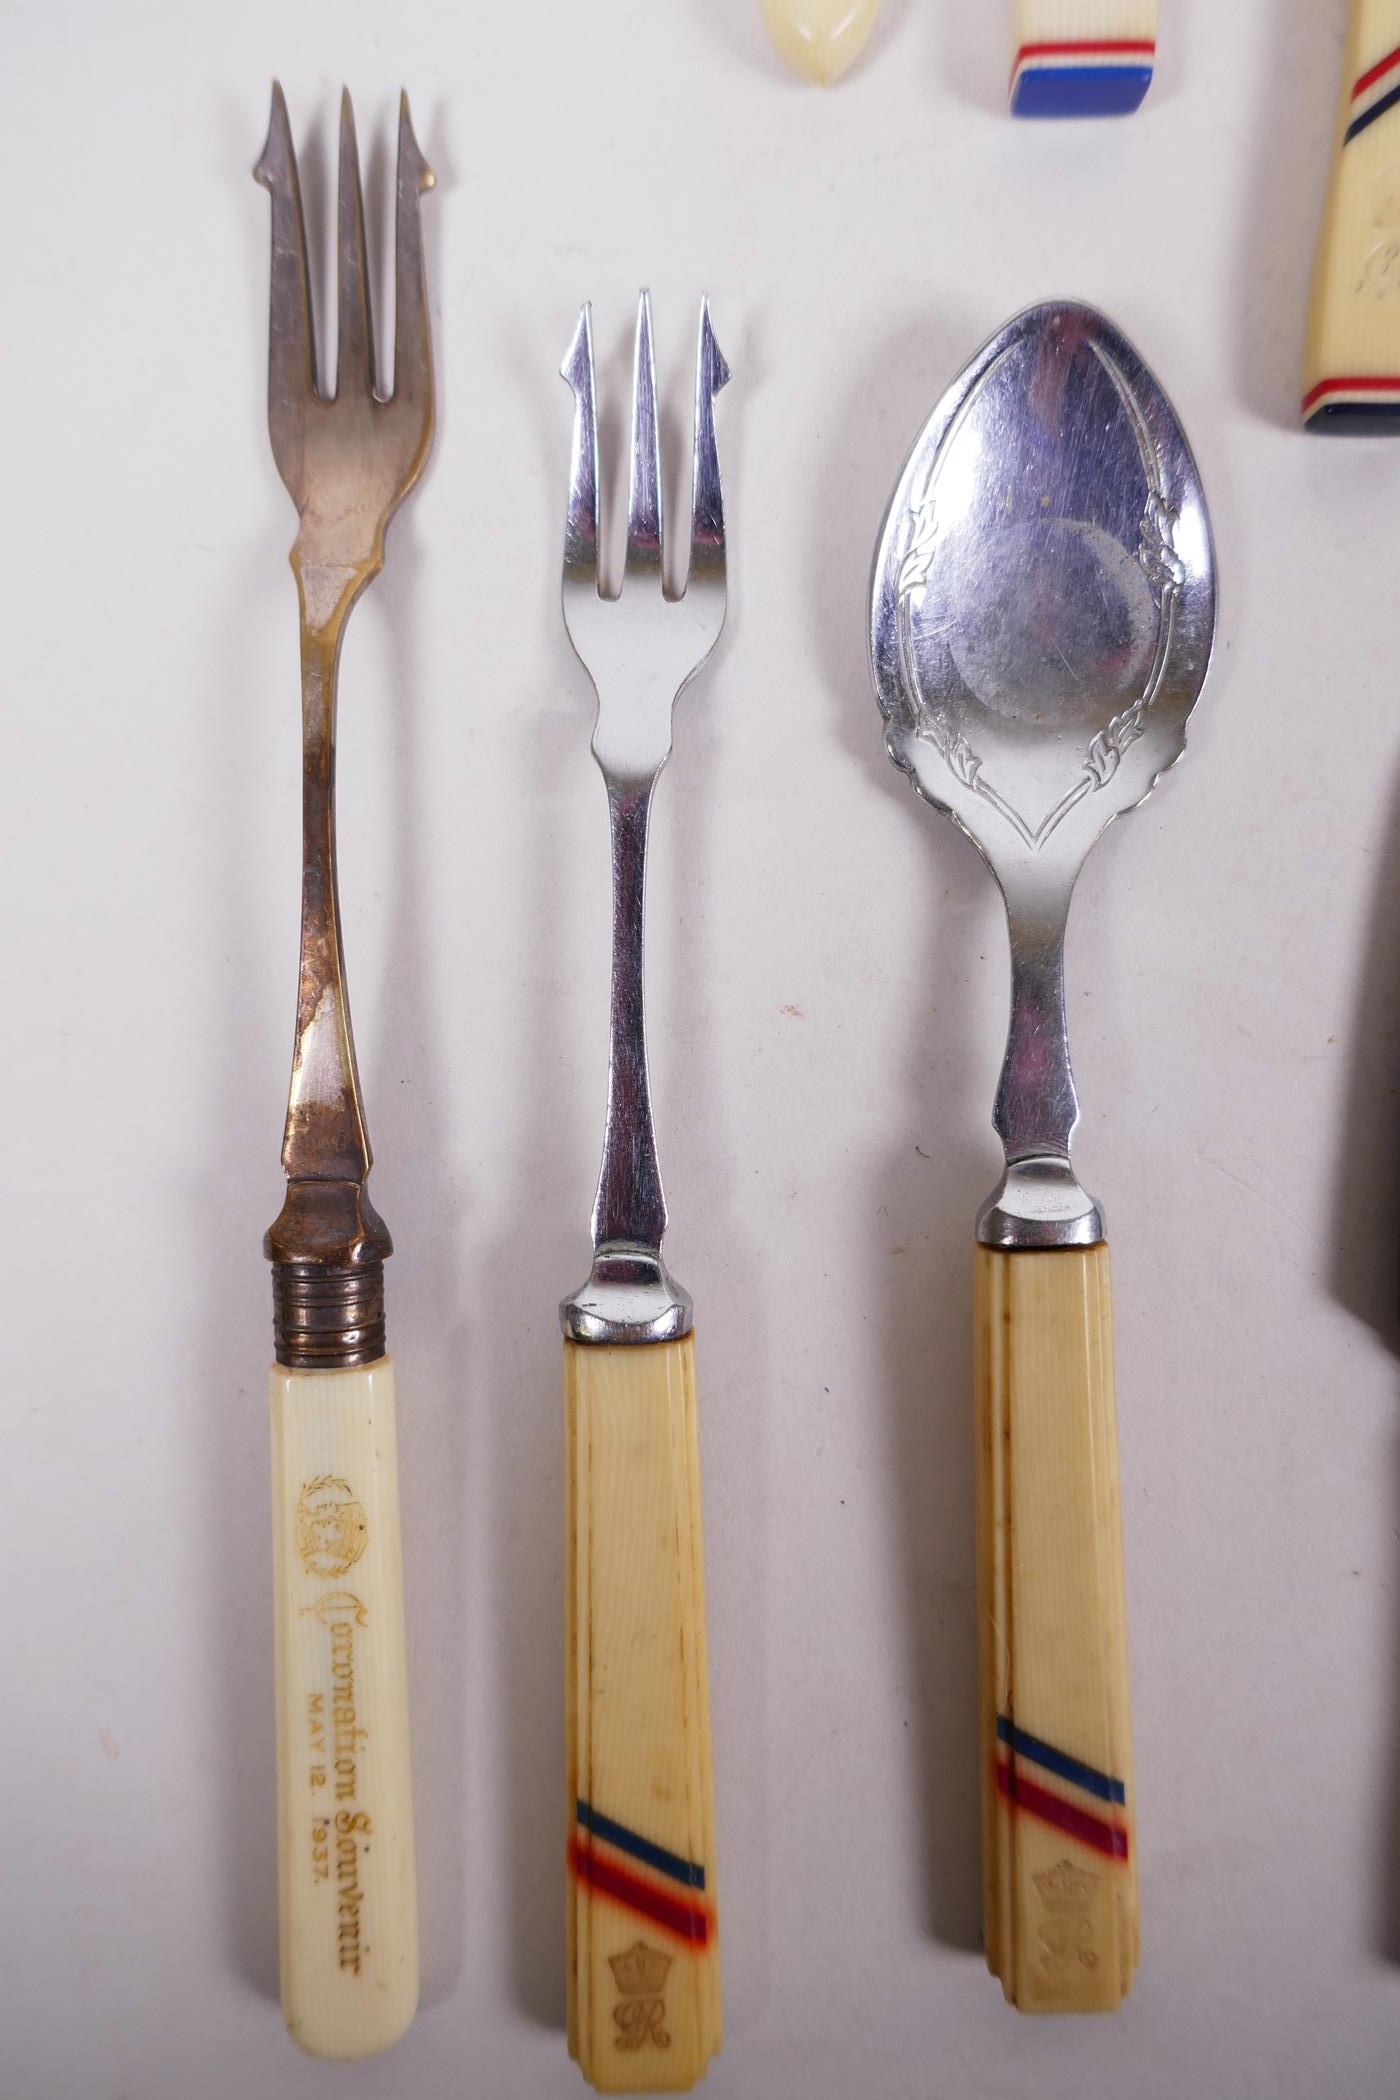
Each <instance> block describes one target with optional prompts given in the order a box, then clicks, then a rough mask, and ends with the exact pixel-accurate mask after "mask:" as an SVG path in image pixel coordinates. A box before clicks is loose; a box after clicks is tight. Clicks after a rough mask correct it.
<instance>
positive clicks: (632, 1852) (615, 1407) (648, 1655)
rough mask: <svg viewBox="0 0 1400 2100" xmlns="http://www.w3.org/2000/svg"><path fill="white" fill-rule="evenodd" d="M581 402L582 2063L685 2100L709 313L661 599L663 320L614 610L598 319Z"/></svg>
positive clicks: (703, 1726) (711, 446) (624, 2086)
mask: <svg viewBox="0 0 1400 2100" xmlns="http://www.w3.org/2000/svg"><path fill="white" fill-rule="evenodd" d="M562 370H563V376H564V378H565V379H567V380H568V382H569V385H570V386H571V387H572V388H573V392H574V435H573V458H572V465H571V471H570V479H569V504H568V517H567V525H566V531H565V540H564V584H563V595H564V619H565V623H566V625H567V627H568V631H569V638H570V640H571V641H572V643H573V646H574V650H575V652H576V653H577V655H578V658H579V661H580V662H581V663H582V664H583V666H584V668H585V670H586V671H587V672H588V674H589V676H590V678H591V679H592V681H593V684H594V687H595V690H596V692H597V696H598V717H597V723H596V726H595V728H594V732H593V755H594V757H595V758H596V759H597V761H598V764H599V766H600V767H601V769H602V773H603V778H604V780H605V781H606V782H607V789H608V810H609V814H610V818H611V825H612V999H611V1010H610V1026H611V1041H610V1053H609V1060H608V1106H607V1120H606V1125H605V1134H604V1139H603V1164H602V1171H601V1173H600V1176H599V1181H598V1196H597V1201H596V1203H595V1205H594V1210H593V1246H594V1253H593V1266H592V1269H591V1271H590V1273H589V1276H588V1280H587V1282H586V1283H585V1284H584V1285H583V1286H582V1288H581V1289H580V1290H579V1291H577V1292H576V1293H575V1295H574V1296H573V1297H571V1298H568V1299H566V1300H565V1301H564V1304H563V1305H562V1306H561V1308H560V1318H561V1323H562V1326H563V1330H564V1336H565V1340H564V1411H565V1479H566V1490H565V1497H566V1528H567V1535H566V1543H565V1578H564V1589H565V1634H564V1642H565V1670H566V1696H565V1746H566V1747H565V1765H566V1772H565V1780H566V1787H567V1797H566V1799H567V1815H568V1819H569V1833H570V1835H569V1876H568V1890H569V1893H568V1904H567V1917H568V1948H567V1962H568V2030H569V2051H570V2054H571V2055H572V2056H573V2057H574V2058H575V2059H576V2061H577V2062H578V2065H579V2068H580V2069H581V2071H582V2072H583V2075H584V2077H585V2078H586V2079H587V2080H588V2081H589V2083H590V2084H591V2085H593V2086H594V2087H595V2088H596V2089H597V2090H598V2091H600V2092H635V2091H647V2092H658V2091H668V2092H673V2091H683V2090H685V2089H686V2088H687V2087H689V2086H691V2085H693V2084H694V2082H695V2080H696V2079H697V2078H698V2077H699V2076H700V2074H701V2073H702V2072H703V2071H704V2069H705V2066H706V2065H707V2063H708V2062H709V2060H710V2058H711V2056H713V2055H714V2053H715V2052H716V2051H717V2050H718V2048H719V2047H720V2042H721V2033H722V2029H721V2018H720V1978H719V1950H718V1946H717V1944H716V1913H715V1888H714V1795H713V1786H712V1781H711V1774H710V1726H709V1683H708V1672H707V1668H706V1659H705V1603H704V1576H703V1564H702V1553H701V1525H700V1470H699V1445H698V1440H697V1430H696V1403H695V1360H694V1338H693V1335H692V1332H691V1329H692V1308H691V1301H690V1297H689V1295H688V1293H687V1292H685V1291H684V1290H682V1289H681V1288H680V1286H679V1285H678V1284H676V1283H675V1282H673V1281H672V1279H671V1277H670V1276H669V1275H668V1273H667V1270H666V1265H665V1263H664V1262H663V1260H662V1258H661V1240H662V1235H663V1233H664V1232H665V1229H666V1205H665V1201H664V1199H663V1197H662V1193H661V1175H660V1171H659V1169H658V1166H657V1160H656V1141H655V1137H654V1134H653V1130H652V1117H651V1095H650V1088H649V1084H648V1079H647V1053H646V1028H645V1018H644V1009H643V985H642V921H643V904H644V895H645V880H646V847H647V828H648V822H649V817H650V811H651V797H652V790H653V789H654V787H655V785H656V780H657V776H658V774H659V773H660V771H661V768H662V766H663V765H664V764H665V763H666V760H667V758H668V756H669V755H670V750H671V709H672V705H673V703H674V701H675V700H676V698H677V697H678V695H679V693H680V691H681V689H682V688H683V687H684V686H685V685H686V684H687V683H688V681H689V680H690V679H691V678H692V677H693V676H694V674H695V672H696V671H698V670H699V668H700V666H701V665H702V664H703V663H704V661H705V659H706V657H708V655H709V653H710V651H711V649H712V648H713V647H714V645H715V642H716V640H717V639H718V637H719V632H720V628H721V626H722V625H723V623H724V609H725V545H724V506H723V500H722V497H721V492H720V478H719V456H718V453H717V451H716V448H715V428H714V397H715V395H716V394H717V393H718V392H719V390H720V388H721V387H722V386H723V385H724V383H725V381H726V380H727V379H728V377H729V373H728V370H727V368H726V366H725V363H724V359H723V358H722V357H721V356H720V352H719V346H718V345H717V343H716V342H715V339H714V334H713V331H712V330H711V327H710V314H709V308H708V306H707V305H703V304H702V307H701V311H700V346H699V355H698V359H697V367H696V378H695V444H694V463H693V484H692V495H691V539H690V573H689V579H688V582H687V585H686V588H685V591H684V594H683V595H682V596H681V597H679V598H676V599H672V598H670V597H668V596H667V595H666V591H665V585H664V579H663V575H662V538H661V508H662V506H661V472H660V461H659V457H658V447H657V431H656V374H655V369H654V365H653V358H652V340H651V305H650V301H649V299H648V296H647V294H646V293H645V292H643V294H642V297H641V303H640V307H639V311H638V316H637V340H636V354H635V361H634V372H633V403H632V463H631V488H630V494H629V500H628V507H627V556H626V565H625V569H624V581H625V588H624V589H623V590H622V592H621V594H620V595H619V596H618V597H617V598H616V599H610V598H606V597H604V596H603V595H602V591H601V584H600V575H599V560H598V448H597V416H596V402H595V390H594V380H593V338H592V325H591V319H590V312H589V308H588V307H587V306H585V307H584V309H583V312H582V314H581V316H580V319H579V324H578V328H577V330H576V332H575V335H574V339H573V342H572V344H571V345H570V348H569V353H568V356H567V357H566V358H565V360H564V364H563V368H562Z"/></svg>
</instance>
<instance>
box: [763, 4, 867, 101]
mask: <svg viewBox="0 0 1400 2100" xmlns="http://www.w3.org/2000/svg"><path fill="white" fill-rule="evenodd" d="M879 11H880V0H763V19H764V21H765V22H766V23H767V24H768V34H769V36H771V37H772V39H773V42H774V44H775V45H776V47H777V49H778V51H779V53H780V54H781V56H782V57H783V58H785V59H786V60H787V62H788V64H789V65H790V66H791V67H792V70H793V72H794V73H800V74H801V75H802V78H803V79H804V80H811V81H814V82H815V83H816V85H817V86H818V87H830V86H831V84H832V82H833V81H834V80H839V79H840V78H841V75H842V74H843V73H845V72H848V71H849V69H850V68H851V67H852V66H853V65H854V64H855V62H856V60H857V59H858V58H859V57H860V54H861V52H862V51H863V50H864V49H865V45H866V39H867V38H868V37H869V35H870V32H871V30H872V29H873V28H874V26H875V17H876V15H877V14H878V13H879Z"/></svg>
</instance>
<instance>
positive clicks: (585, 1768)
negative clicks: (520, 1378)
mask: <svg viewBox="0 0 1400 2100" xmlns="http://www.w3.org/2000/svg"><path fill="white" fill-rule="evenodd" d="M694 1347H695V1345H694V1342H693V1340H692V1339H691V1338H690V1337H689V1336H687V1337H686V1339H685V1340H684V1341H679V1342H655V1343H648V1344H643V1345H639V1346H635V1347H591V1346H588V1345H585V1344H581V1343H577V1342H566V1343H565V1344H564V1423H565V1431H564V1433H565V1468H566V1470H565V1496H566V1505H567V1506H566V1515H565V1526H566V1545H565V1564H564V1565H565V1577H564V1588H565V1630H564V1650H565V1669H566V1672H567V1677H566V1690H565V1745H566V1747H565V1764H566V1775H565V1777H566V1787H567V1812H568V1818H569V1861H568V1899H567V1902H568V1907H567V1922H568V1932H567V1941H568V2021H569V2053H570V2054H571V2055H572V2056H573V2057H574V2058H575V2059H576V2060H577V2062H578V2066H579V2069H580V2070H581V2071H582V2072H583V2075H584V2077H585V2078H586V2079H587V2080H588V2082H589V2084H590V2085H592V2086H593V2087H594V2088H595V2089H596V2090H597V2091H598V2092H600V2093H635V2092H652V2093H654V2092H683V2091H685V2090H686V2089H687V2088H689V2087H690V2086H692V2085H693V2084H694V2083H695V2081H696V2079H697V2078H699V2077H700V2075H701V2073H702V2072H703V2071H704V2069H705V2066H706V2065H707V2064H708V2062H709V2060H710V2058H711V2057H712V2056H713V2055H714V2054H715V2052H716V2051H717V2050H718V2048H719V2047H720V2042H721V2039H722V2028H721V2018H720V1977H719V1948H718V1943H717V1936H716V1935H717V1923H716V1911H715V1834H714V1797H713V1787H712V1782H711V1776H710V1718H709V1687H708V1673H707V1669H706V1658H705V1585H704V1568H703V1557H702V1550H701V1539H700V1454H699V1445H698V1441H697V1436H696V1411H695V1353H694Z"/></svg>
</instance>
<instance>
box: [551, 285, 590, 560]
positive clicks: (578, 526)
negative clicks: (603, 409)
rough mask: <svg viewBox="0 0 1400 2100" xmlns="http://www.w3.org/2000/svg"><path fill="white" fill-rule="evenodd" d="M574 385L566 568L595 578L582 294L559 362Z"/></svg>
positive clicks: (586, 309) (586, 319)
mask: <svg viewBox="0 0 1400 2100" xmlns="http://www.w3.org/2000/svg"><path fill="white" fill-rule="evenodd" d="M559 376H560V378H561V379H567V380H568V382H569V385H570V386H571V387H572V388H573V390H574V439H573V449H572V452H571V454H570V457H569V507H568V510H567V512H566V513H565V519H564V574H565V575H566V576H567V577H569V578H571V579H572V580H573V581H575V582H579V583H591V584H592V585H593V586H594V587H595V589H596V587H597V583H598V397H597V390H596V388H595V386H594V381H593V309H592V307H591V306H590V305H589V304H588V301H587V300H585V301H584V303H583V307H582V309H581V310H580V313H579V317H578V326H577V327H576V328H575V330H574V335H573V341H572V342H571V343H570V344H569V347H568V350H567V351H566V353H565V356H564V362H563V364H562V365H560V367H559Z"/></svg>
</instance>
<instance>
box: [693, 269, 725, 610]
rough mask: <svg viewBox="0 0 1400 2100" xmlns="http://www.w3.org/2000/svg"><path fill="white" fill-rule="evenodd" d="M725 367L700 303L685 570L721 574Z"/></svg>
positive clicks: (705, 308)
mask: <svg viewBox="0 0 1400 2100" xmlns="http://www.w3.org/2000/svg"><path fill="white" fill-rule="evenodd" d="M728 381H729V367H728V365H727V364H726V363H725V361H724V353H723V351H722V350H721V349H720V347H719V344H718V343H717V342H716V341H715V331H714V329H713V327H712V326H711V323H710V302H709V300H708V299H702V300H701V301H700V347H699V350H698V352H697V353H696V359H695V457H694V463H693V469H692V476H691V493H690V573H691V575H692V576H693V575H695V574H696V572H697V571H699V572H700V573H701V574H705V573H708V574H710V575H714V574H715V573H716V572H718V574H719V575H720V576H723V574H724V490H723V487H722V486H721V483H720V474H719V447H718V445H717V444H716V442H715V395H716V394H717V393H718V392H719V390H720V388H721V387H722V386H726V385H727V384H728Z"/></svg>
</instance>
